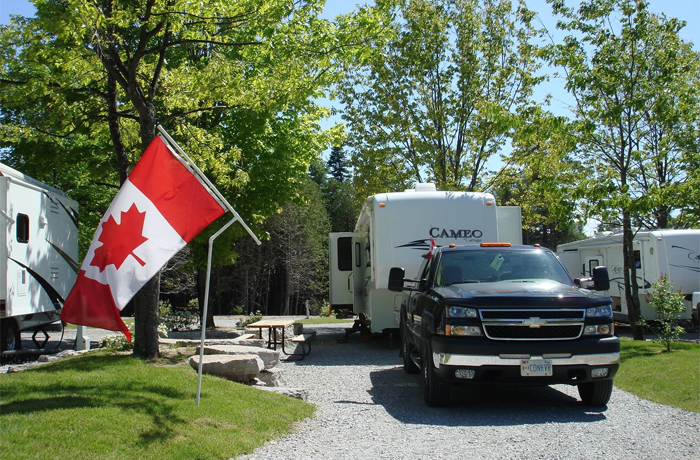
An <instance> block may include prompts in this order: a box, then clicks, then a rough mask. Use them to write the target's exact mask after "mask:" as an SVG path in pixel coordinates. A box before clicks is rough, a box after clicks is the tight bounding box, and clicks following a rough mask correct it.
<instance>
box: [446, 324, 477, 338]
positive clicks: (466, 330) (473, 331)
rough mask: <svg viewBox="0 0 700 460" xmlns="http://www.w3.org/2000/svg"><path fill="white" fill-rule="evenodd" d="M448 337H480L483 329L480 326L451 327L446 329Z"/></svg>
mask: <svg viewBox="0 0 700 460" xmlns="http://www.w3.org/2000/svg"><path fill="white" fill-rule="evenodd" d="M446 330H447V335H470V336H480V335H481V328H480V327H479V326H451V325H448V326H447V327H446Z"/></svg>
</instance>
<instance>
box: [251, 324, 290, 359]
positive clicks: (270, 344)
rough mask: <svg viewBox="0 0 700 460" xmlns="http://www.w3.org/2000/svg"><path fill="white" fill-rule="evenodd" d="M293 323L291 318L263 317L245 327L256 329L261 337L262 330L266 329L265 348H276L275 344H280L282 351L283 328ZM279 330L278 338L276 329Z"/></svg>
mask: <svg viewBox="0 0 700 460" xmlns="http://www.w3.org/2000/svg"><path fill="white" fill-rule="evenodd" d="M292 324H294V320H293V319H263V320H260V321H256V322H254V323H251V324H248V325H247V326H246V327H249V328H251V329H257V330H258V334H259V335H260V338H261V339H262V338H263V335H262V330H263V329H267V332H268V335H267V348H272V349H273V350H277V345H282V351H284V330H285V329H286V328H287V327H289V326H291V325H292ZM278 330H281V331H282V334H281V339H279V338H278V334H277V331H278Z"/></svg>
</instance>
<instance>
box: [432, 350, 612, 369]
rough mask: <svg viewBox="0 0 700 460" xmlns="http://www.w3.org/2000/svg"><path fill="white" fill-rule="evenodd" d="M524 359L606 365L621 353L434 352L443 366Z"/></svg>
mask: <svg viewBox="0 0 700 460" xmlns="http://www.w3.org/2000/svg"><path fill="white" fill-rule="evenodd" d="M523 359H548V360H551V361H552V365H553V366H577V365H579V366H580V365H588V366H606V365H611V364H619V363H620V353H602V354H594V355H573V356H563V355H562V354H561V353H556V354H549V355H548V354H544V355H542V356H534V355H527V354H523V355H515V354H508V355H499V356H480V355H453V354H448V353H433V363H435V367H436V368H437V367H439V366H440V365H443V366H466V367H480V366H520V361H521V360H523Z"/></svg>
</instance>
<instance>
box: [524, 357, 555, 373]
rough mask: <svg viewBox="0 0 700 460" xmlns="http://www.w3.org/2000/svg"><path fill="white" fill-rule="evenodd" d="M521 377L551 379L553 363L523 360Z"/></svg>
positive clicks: (539, 360) (543, 360)
mask: <svg viewBox="0 0 700 460" xmlns="http://www.w3.org/2000/svg"><path fill="white" fill-rule="evenodd" d="M520 375H521V376H523V377H550V376H551V375H552V361H551V360H549V359H523V360H521V361H520Z"/></svg>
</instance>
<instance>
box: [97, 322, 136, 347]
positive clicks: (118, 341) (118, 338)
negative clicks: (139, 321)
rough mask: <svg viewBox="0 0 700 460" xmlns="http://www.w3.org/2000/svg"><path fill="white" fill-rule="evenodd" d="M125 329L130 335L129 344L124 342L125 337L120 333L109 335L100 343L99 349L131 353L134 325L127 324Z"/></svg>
mask: <svg viewBox="0 0 700 460" xmlns="http://www.w3.org/2000/svg"><path fill="white" fill-rule="evenodd" d="M126 327H127V328H128V329H129V332H130V333H131V340H132V341H131V342H129V341H128V340H126V336H125V335H124V334H122V333H121V332H119V333H117V334H114V335H109V336H107V337H105V338H104V339H102V341H100V348H106V349H108V350H111V351H131V350H133V349H134V342H133V340H134V323H130V324H127V325H126Z"/></svg>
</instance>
